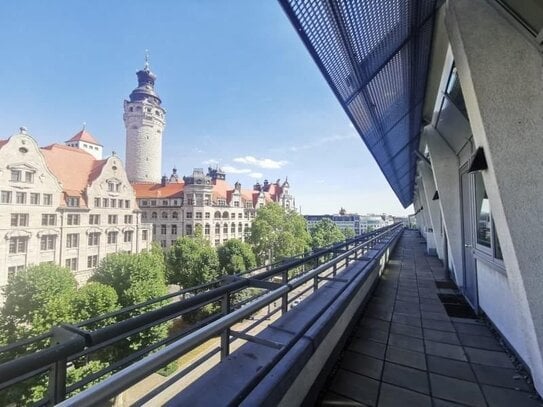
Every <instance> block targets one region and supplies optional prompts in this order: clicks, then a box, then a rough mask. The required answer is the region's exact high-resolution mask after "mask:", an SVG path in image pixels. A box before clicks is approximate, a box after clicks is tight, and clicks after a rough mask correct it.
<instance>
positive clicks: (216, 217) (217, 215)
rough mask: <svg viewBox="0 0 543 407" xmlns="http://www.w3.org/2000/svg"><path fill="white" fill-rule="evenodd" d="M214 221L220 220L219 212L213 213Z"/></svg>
mask: <svg viewBox="0 0 543 407" xmlns="http://www.w3.org/2000/svg"><path fill="white" fill-rule="evenodd" d="M214 217H215V219H220V218H221V213H220V212H219V211H217V212H215V216H214Z"/></svg>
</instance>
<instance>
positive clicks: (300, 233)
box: [248, 203, 311, 264]
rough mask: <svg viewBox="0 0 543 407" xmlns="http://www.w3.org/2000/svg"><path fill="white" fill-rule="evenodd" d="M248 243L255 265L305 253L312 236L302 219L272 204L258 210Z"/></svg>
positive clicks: (291, 211) (293, 212)
mask: <svg viewBox="0 0 543 407" xmlns="http://www.w3.org/2000/svg"><path fill="white" fill-rule="evenodd" d="M248 240H249V242H250V243H251V245H252V246H253V250H254V252H255V254H256V256H257V261H258V263H259V264H264V263H265V261H266V260H271V262H275V261H278V260H282V259H285V258H288V257H292V256H294V255H296V254H299V253H303V252H305V251H307V250H308V249H309V245H310V242H311V236H310V235H309V232H308V231H307V225H306V221H305V219H304V218H303V216H301V215H299V214H298V213H296V212H295V211H294V210H289V209H284V208H283V207H281V206H280V205H279V204H277V203H271V204H268V205H266V206H264V207H263V208H260V209H259V210H258V211H257V213H256V217H255V219H254V221H253V224H252V225H251V235H250V237H249V239H248Z"/></svg>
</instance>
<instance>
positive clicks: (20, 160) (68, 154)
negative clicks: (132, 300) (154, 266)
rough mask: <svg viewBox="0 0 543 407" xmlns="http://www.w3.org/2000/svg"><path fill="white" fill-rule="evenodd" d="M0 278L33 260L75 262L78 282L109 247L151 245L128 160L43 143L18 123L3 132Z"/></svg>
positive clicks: (0, 147)
mask: <svg viewBox="0 0 543 407" xmlns="http://www.w3.org/2000/svg"><path fill="white" fill-rule="evenodd" d="M0 162H1V163H2V165H1V168H0V206H1V210H0V237H1V238H0V286H4V285H5V284H6V283H7V281H8V278H9V275H10V274H12V273H16V272H17V271H20V270H21V269H23V268H24V267H26V266H28V265H32V264H39V263H44V262H53V263H56V264H59V265H62V266H66V267H68V268H69V269H71V270H72V271H73V272H74V274H75V276H76V278H77V279H78V281H79V282H80V283H82V282H84V281H86V280H87V279H88V277H89V276H90V275H91V274H92V271H93V270H94V268H95V267H96V265H97V264H98V263H99V262H100V261H101V260H102V259H103V258H104V257H105V256H106V255H107V254H109V253H113V252H120V251H126V252H139V251H141V250H142V249H146V248H148V247H149V246H150V242H151V226H150V225H148V224H142V223H141V215H140V212H139V209H138V206H137V203H136V199H135V193H134V190H133V189H132V187H131V185H130V183H129V182H128V178H127V176H126V172H125V171H124V168H123V163H122V162H121V160H120V159H119V157H116V156H111V157H108V158H106V159H104V160H97V159H96V158H94V157H93V156H92V155H91V154H90V153H87V152H86V151H85V150H83V149H79V148H74V147H69V146H65V145H61V144H53V145H50V146H47V147H43V148H39V147H38V145H37V143H36V141H35V140H34V139H33V138H32V137H31V136H30V135H29V134H27V132H26V130H24V129H21V131H20V133H18V134H15V135H13V136H12V137H10V138H9V139H7V140H0Z"/></svg>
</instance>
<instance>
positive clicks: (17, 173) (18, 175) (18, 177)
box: [11, 170, 22, 182]
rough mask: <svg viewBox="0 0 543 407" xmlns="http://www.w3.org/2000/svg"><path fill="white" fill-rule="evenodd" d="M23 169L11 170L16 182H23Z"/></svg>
mask: <svg viewBox="0 0 543 407" xmlns="http://www.w3.org/2000/svg"><path fill="white" fill-rule="evenodd" d="M21 177H22V174H21V171H19V170H11V180H12V181H15V182H21Z"/></svg>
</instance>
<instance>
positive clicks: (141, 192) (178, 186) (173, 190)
mask: <svg viewBox="0 0 543 407" xmlns="http://www.w3.org/2000/svg"><path fill="white" fill-rule="evenodd" d="M184 187H185V184H184V183H183V182H172V183H169V184H166V185H165V186H162V184H150V183H132V188H134V191H136V197H137V198H180V197H181V194H182V193H183V188H184Z"/></svg>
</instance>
